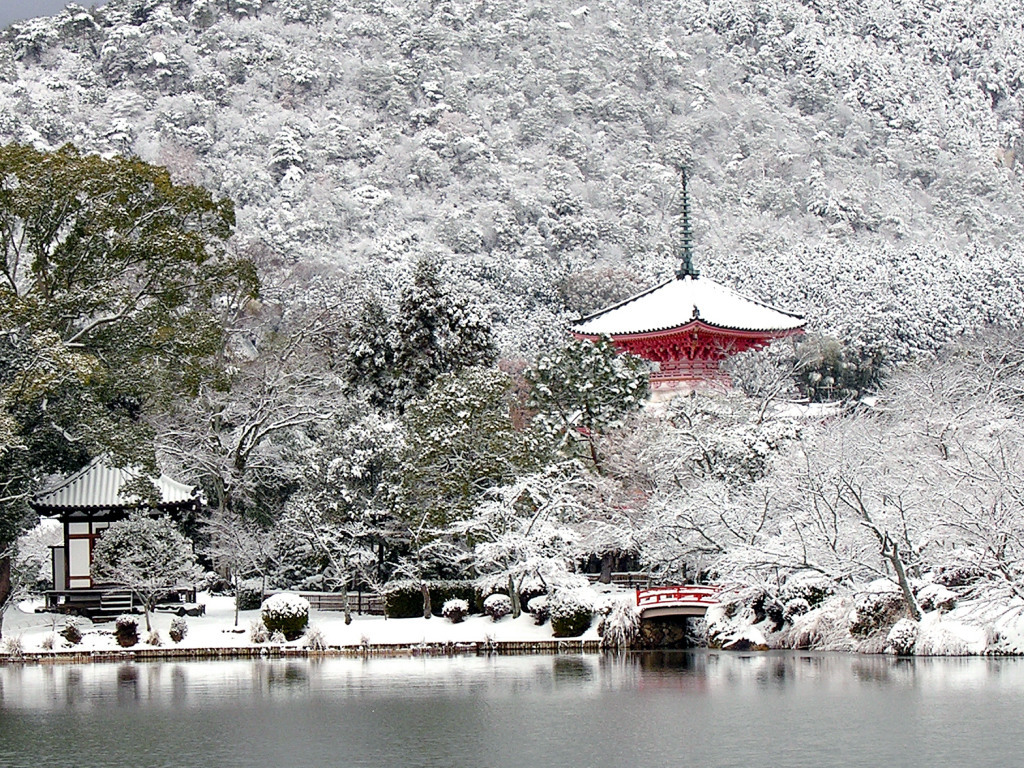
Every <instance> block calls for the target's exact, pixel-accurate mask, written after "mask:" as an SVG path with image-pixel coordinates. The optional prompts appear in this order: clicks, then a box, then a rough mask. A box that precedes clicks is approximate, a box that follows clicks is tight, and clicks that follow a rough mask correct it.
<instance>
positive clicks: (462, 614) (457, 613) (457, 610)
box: [441, 598, 469, 624]
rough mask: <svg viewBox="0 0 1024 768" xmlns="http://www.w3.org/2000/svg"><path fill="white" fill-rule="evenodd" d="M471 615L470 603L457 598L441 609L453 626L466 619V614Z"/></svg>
mask: <svg viewBox="0 0 1024 768" xmlns="http://www.w3.org/2000/svg"><path fill="white" fill-rule="evenodd" d="M468 613H469V603H467V602H466V601H465V600H459V599H458V598H455V599H453V600H448V601H447V602H446V603H445V604H444V606H443V607H442V608H441V615H442V616H444V617H445V618H446V619H448V621H450V622H451V623H452V624H458V623H459V622H461V621H462V620H463V619H465V618H466V614H468Z"/></svg>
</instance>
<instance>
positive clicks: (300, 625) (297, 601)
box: [260, 592, 309, 640]
mask: <svg viewBox="0 0 1024 768" xmlns="http://www.w3.org/2000/svg"><path fill="white" fill-rule="evenodd" d="M260 615H261V616H262V617H263V623H264V625H266V627H267V631H268V632H271V633H276V632H280V633H281V634H282V635H283V636H284V637H285V639H287V640H294V639H295V638H297V637H298V636H299V635H301V634H302V631H303V630H304V629H305V628H306V625H307V624H309V601H308V600H306V599H305V598H304V597H299V596H298V595H291V594H288V593H287V592H282V593H281V594H278V595H271V596H270V597H268V598H267V599H266V600H264V601H263V606H262V607H261V608H260Z"/></svg>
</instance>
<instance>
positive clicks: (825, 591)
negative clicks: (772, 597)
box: [779, 574, 836, 608]
mask: <svg viewBox="0 0 1024 768" xmlns="http://www.w3.org/2000/svg"><path fill="white" fill-rule="evenodd" d="M835 593H836V585H835V583H833V582H832V581H831V580H830V579H827V578H825V577H824V576H820V575H818V574H794V575H793V576H790V577H789V578H788V579H786V583H785V584H783V585H782V589H780V590H779V600H781V601H782V603H783V604H784V605H785V604H788V603H789V602H790V601H792V600H798V599H799V600H806V601H807V605H808V607H810V608H817V607H818V606H819V605H821V604H822V603H823V602H824V601H825V600H826V599H828V598H830V597H832V596H833V595H834V594H835Z"/></svg>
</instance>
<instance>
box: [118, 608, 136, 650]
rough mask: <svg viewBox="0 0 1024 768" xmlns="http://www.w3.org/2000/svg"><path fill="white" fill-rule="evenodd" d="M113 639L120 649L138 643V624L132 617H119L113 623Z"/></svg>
mask: <svg viewBox="0 0 1024 768" xmlns="http://www.w3.org/2000/svg"><path fill="white" fill-rule="evenodd" d="M114 637H115V638H116V639H117V644H118V645H120V646H121V647H122V648H131V647H132V646H133V645H135V644H136V643H137V642H139V622H138V621H137V620H136V618H135V617H134V616H121V617H119V618H118V619H117V621H115V622H114Z"/></svg>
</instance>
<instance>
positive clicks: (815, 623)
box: [777, 599, 853, 651]
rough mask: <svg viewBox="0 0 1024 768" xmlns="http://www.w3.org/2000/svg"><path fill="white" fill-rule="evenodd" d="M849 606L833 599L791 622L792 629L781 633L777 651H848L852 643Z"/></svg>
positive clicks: (842, 601) (840, 600)
mask: <svg viewBox="0 0 1024 768" xmlns="http://www.w3.org/2000/svg"><path fill="white" fill-rule="evenodd" d="M849 611H850V604H849V601H848V600H843V599H835V600H830V601H828V602H826V603H824V604H823V605H822V606H821V607H820V608H814V609H812V610H810V611H808V612H807V613H805V614H803V615H802V616H795V617H794V618H793V626H792V627H790V628H788V629H785V630H783V632H782V633H781V635H780V637H779V638H778V642H777V645H778V647H784V648H799V649H801V650H820V651H850V650H853V642H852V640H851V638H850V633H849V631H848V617H847V614H848V613H849Z"/></svg>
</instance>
